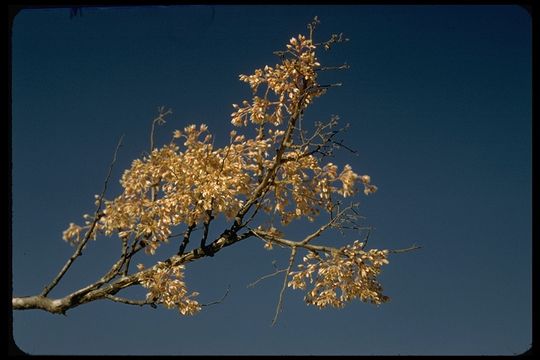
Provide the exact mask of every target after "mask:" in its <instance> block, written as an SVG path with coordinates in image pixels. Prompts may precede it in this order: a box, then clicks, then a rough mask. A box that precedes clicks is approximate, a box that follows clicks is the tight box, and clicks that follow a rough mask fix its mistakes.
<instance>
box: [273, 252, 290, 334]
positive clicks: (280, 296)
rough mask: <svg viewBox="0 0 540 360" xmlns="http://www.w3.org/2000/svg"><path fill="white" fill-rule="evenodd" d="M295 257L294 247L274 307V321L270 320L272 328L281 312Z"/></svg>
mask: <svg viewBox="0 0 540 360" xmlns="http://www.w3.org/2000/svg"><path fill="white" fill-rule="evenodd" d="M295 256H296V246H293V248H292V250H291V257H290V258H289V266H288V267H287V272H286V273H285V277H284V278H283V285H281V290H280V292H279V300H278V304H277V306H276V313H275V314H274V319H272V326H274V324H275V323H276V321H277V318H278V316H279V313H280V312H281V309H282V307H283V296H284V294H285V289H286V288H287V279H288V278H289V274H290V273H291V269H292V266H293V264H294V258H295Z"/></svg>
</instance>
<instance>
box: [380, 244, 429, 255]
mask: <svg viewBox="0 0 540 360" xmlns="http://www.w3.org/2000/svg"><path fill="white" fill-rule="evenodd" d="M421 248H422V247H421V246H418V245H413V246H411V247H408V248H406V249H394V250H388V252H389V253H392V254H401V253H405V252H409V251H413V250H418V249H421Z"/></svg>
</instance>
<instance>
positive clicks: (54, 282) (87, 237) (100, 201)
mask: <svg viewBox="0 0 540 360" xmlns="http://www.w3.org/2000/svg"><path fill="white" fill-rule="evenodd" d="M123 139H124V135H122V136H121V137H120V140H119V141H118V144H117V145H116V149H115V150H114V155H113V159H112V162H111V164H110V165H109V171H108V173H107V177H106V178H105V182H104V184H103V190H102V191H101V195H100V196H99V198H98V204H97V207H96V211H95V213H94V221H93V222H92V225H91V226H90V228H89V229H88V231H87V232H86V235H85V236H84V239H83V240H82V241H81V242H80V243H79V245H78V246H77V249H76V250H75V252H74V253H73V255H71V257H70V258H69V259H68V261H67V262H66V263H65V264H64V266H63V267H62V269H61V270H60V272H59V273H58V275H56V277H55V278H54V279H53V280H52V281H51V283H50V284H49V285H47V286H46V287H45V288H44V289H43V291H42V292H41V294H40V296H47V295H48V294H49V293H50V292H51V290H52V289H54V287H55V286H56V285H57V284H58V282H60V280H61V279H62V277H63V276H64V275H65V274H66V272H67V271H68V270H69V268H70V267H71V265H72V264H73V262H74V261H75V260H76V259H77V258H78V257H79V256H81V255H82V249H83V248H84V246H85V245H86V243H87V242H88V240H90V238H91V237H92V235H93V234H94V229H95V227H96V225H97V222H98V221H99V219H100V218H101V216H102V215H100V210H101V205H102V204H103V197H104V196H105V192H106V191H107V185H108V183H109V179H110V177H111V173H112V169H113V167H114V164H115V163H116V156H117V155H118V150H119V149H120V147H121V146H122V141H123Z"/></svg>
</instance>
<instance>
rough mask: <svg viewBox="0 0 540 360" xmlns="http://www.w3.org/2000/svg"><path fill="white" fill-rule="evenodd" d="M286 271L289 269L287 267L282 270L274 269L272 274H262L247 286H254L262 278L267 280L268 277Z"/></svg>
mask: <svg viewBox="0 0 540 360" xmlns="http://www.w3.org/2000/svg"><path fill="white" fill-rule="evenodd" d="M284 271H287V269H281V270H276V271H274V272H273V273H271V274H266V275H264V276H261V277H260V278H258V279H257V280H255V281H254V282H252V283H251V284H249V285H248V286H247V287H248V288H249V287H254V286H255V285H257V284H258V283H259V282H261V281H262V280H265V279H268V278H271V277H272V276H276V275H277V274H281V273H282V272H284Z"/></svg>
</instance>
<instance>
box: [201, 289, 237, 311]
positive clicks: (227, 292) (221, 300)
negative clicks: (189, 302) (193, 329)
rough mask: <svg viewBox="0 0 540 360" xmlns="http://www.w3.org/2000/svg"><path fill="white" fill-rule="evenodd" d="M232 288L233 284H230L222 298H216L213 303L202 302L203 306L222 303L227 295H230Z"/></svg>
mask: <svg viewBox="0 0 540 360" xmlns="http://www.w3.org/2000/svg"><path fill="white" fill-rule="evenodd" d="M230 290H231V285H230V284H229V285H228V286H227V291H225V294H224V295H223V296H222V297H221V299H219V300H216V301H212V302H211V303H208V304H201V306H211V305H216V304H220V303H222V302H223V300H225V298H226V297H227V295H229V291H230Z"/></svg>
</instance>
